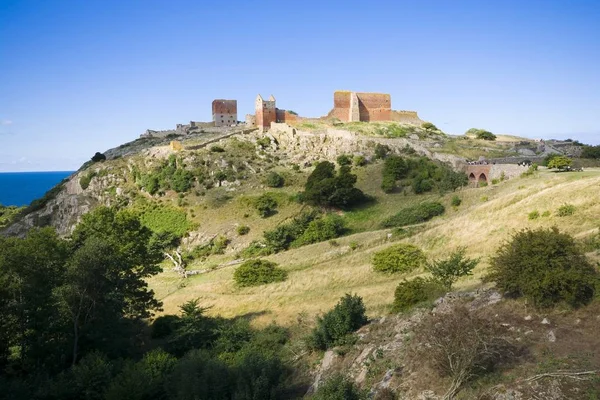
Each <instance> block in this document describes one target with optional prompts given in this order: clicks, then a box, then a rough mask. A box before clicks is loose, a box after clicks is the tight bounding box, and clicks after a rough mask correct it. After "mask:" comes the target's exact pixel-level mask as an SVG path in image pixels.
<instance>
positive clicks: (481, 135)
mask: <svg viewBox="0 0 600 400" xmlns="http://www.w3.org/2000/svg"><path fill="white" fill-rule="evenodd" d="M476 137H477V139H482V140H490V141H493V140H496V135H494V134H493V133H492V132H490V131H486V130H479V131H478V132H477V133H476Z"/></svg>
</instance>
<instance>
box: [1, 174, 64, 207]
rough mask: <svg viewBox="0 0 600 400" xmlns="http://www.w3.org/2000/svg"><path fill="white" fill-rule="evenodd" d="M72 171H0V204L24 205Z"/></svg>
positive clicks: (38, 196) (37, 197)
mask: <svg viewBox="0 0 600 400" xmlns="http://www.w3.org/2000/svg"><path fill="white" fill-rule="evenodd" d="M72 173H73V171H49V172H0V204H2V205H3V206H26V205H28V204H29V203H31V202H32V201H33V200H35V199H39V198H40V197H42V196H43V195H44V193H46V192H47V191H48V190H50V189H51V188H52V187H54V186H55V185H56V184H57V183H60V181H62V180H63V179H64V178H66V177H68V176H69V175H71V174H72Z"/></svg>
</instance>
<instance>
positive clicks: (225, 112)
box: [212, 99, 237, 126]
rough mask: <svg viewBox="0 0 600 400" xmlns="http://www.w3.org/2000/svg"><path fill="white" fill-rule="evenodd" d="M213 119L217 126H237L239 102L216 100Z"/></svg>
mask: <svg viewBox="0 0 600 400" xmlns="http://www.w3.org/2000/svg"><path fill="white" fill-rule="evenodd" d="M212 117H213V122H214V123H215V126H230V125H235V124H237V100H225V99H217V100H214V101H213V102H212Z"/></svg>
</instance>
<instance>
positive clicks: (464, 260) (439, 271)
mask: <svg viewBox="0 0 600 400" xmlns="http://www.w3.org/2000/svg"><path fill="white" fill-rule="evenodd" d="M465 253H466V249H465V248H464V247H461V248H459V249H458V250H456V251H454V252H452V253H451V254H450V255H449V256H448V258H446V259H443V260H437V261H433V262H431V263H429V264H427V267H426V268H427V271H429V272H430V273H431V275H432V276H433V279H435V280H436V281H437V282H439V283H440V284H441V285H442V286H443V287H445V288H446V289H447V290H451V289H452V285H454V283H455V282H456V281H457V280H459V279H460V278H462V277H463V276H468V275H473V269H474V268H475V267H476V266H477V264H479V259H472V258H468V257H465Z"/></svg>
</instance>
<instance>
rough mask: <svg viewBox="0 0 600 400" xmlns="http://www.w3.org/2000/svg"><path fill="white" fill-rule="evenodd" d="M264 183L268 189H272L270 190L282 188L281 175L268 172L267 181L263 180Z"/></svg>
mask: <svg viewBox="0 0 600 400" xmlns="http://www.w3.org/2000/svg"><path fill="white" fill-rule="evenodd" d="M265 183H266V184H267V186H268V187H272V188H279V187H282V186H283V184H284V183H285V182H284V179H283V177H282V176H281V175H279V174H278V173H277V172H274V171H273V172H270V173H269V175H267V179H266V180H265Z"/></svg>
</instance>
